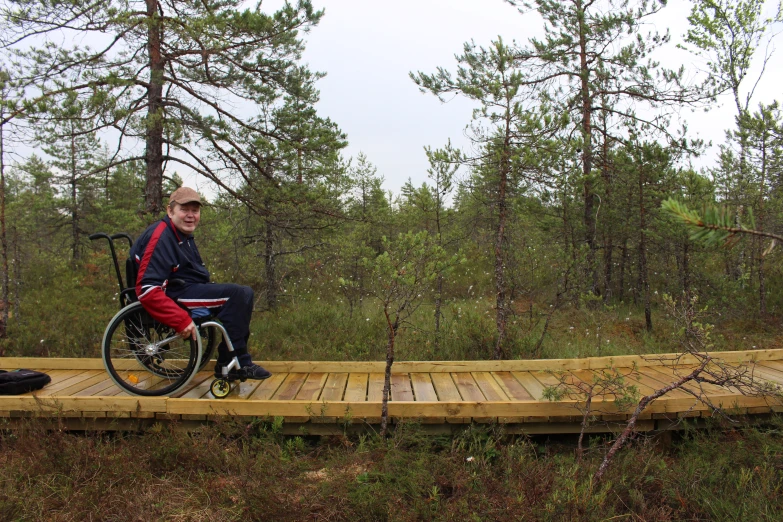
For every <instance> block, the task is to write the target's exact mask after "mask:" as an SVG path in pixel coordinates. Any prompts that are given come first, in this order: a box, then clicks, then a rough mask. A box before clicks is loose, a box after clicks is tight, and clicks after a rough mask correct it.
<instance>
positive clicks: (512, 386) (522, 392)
mask: <svg viewBox="0 0 783 522" xmlns="http://www.w3.org/2000/svg"><path fill="white" fill-rule="evenodd" d="M490 375H492V376H493V377H494V378H495V381H497V383H498V385H499V386H500V387H501V388H503V391H504V392H505V394H506V395H507V396H508V397H510V398H511V399H512V400H517V401H532V400H535V399H534V398H533V396H532V395H530V393H528V391H527V390H526V389H525V387H524V386H522V385H521V384H519V381H518V380H516V379H515V378H514V376H513V375H511V372H490Z"/></svg>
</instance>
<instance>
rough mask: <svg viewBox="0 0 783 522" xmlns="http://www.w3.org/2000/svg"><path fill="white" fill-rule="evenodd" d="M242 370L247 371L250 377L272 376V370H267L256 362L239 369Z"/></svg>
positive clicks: (256, 378)
mask: <svg viewBox="0 0 783 522" xmlns="http://www.w3.org/2000/svg"><path fill="white" fill-rule="evenodd" d="M239 371H240V372H246V373H247V378H248V379H255V380H259V381H260V380H263V379H268V378H270V377H271V376H272V372H270V371H269V370H265V369H263V368H262V367H260V366H259V365H257V364H255V363H250V364H249V365H248V366H244V367H243V368H241V369H240V370H239Z"/></svg>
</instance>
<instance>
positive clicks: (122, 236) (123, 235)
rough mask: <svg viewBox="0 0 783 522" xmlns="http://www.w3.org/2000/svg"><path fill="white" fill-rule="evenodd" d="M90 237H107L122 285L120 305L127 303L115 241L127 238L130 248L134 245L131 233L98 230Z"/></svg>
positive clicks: (92, 238) (94, 238)
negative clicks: (111, 232) (108, 232)
mask: <svg viewBox="0 0 783 522" xmlns="http://www.w3.org/2000/svg"><path fill="white" fill-rule="evenodd" d="M88 237H89V238H90V241H96V240H99V239H105V240H106V241H108V242H109V251H110V252H111V259H112V261H113V262H114V272H115V274H116V275H117V284H118V285H119V286H120V305H121V306H124V305H125V299H124V298H125V295H124V294H123V292H124V291H125V285H124V284H123V281H122V274H121V273H120V262H119V260H118V259H117V251H116V250H115V249H114V241H115V240H117V239H126V240H127V241H128V248H130V247H132V246H133V239H132V238H131V237H130V235H129V234H126V233H125V232H120V233H117V234H112V235H111V236H110V235H109V234H106V233H104V232H96V233H95V234H90V235H89V236H88Z"/></svg>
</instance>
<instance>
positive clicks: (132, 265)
mask: <svg viewBox="0 0 783 522" xmlns="http://www.w3.org/2000/svg"><path fill="white" fill-rule="evenodd" d="M138 275H139V266H138V265H137V264H136V262H135V261H134V260H133V258H131V257H129V258H128V259H126V260H125V282H126V284H127V285H128V286H127V287H126V288H125V289H124V290H123V291H122V292H123V293H124V294H125V295H127V297H128V300H129V301H131V302H133V301H136V300H137V298H136V277H138Z"/></svg>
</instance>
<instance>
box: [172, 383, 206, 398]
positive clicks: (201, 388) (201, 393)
mask: <svg viewBox="0 0 783 522" xmlns="http://www.w3.org/2000/svg"><path fill="white" fill-rule="evenodd" d="M212 380H213V379H209V378H207V379H204V380H203V381H201V382H200V383H198V384H197V385H195V386H194V387H192V388H191V389H189V390H188V391H186V392H185V393H183V394H181V395H178V397H179V398H184V399H200V398H201V397H205V396H206V395H207V394H209V388H210V386H212ZM210 397H211V394H210Z"/></svg>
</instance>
